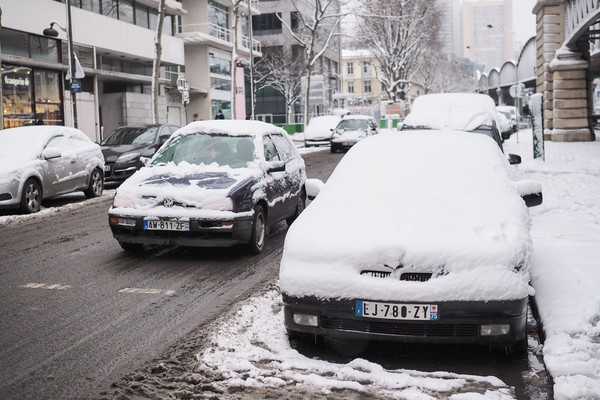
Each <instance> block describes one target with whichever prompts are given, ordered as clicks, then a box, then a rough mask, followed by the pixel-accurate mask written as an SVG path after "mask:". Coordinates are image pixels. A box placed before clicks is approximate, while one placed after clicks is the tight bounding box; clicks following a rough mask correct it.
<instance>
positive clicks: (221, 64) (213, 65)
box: [209, 53, 231, 76]
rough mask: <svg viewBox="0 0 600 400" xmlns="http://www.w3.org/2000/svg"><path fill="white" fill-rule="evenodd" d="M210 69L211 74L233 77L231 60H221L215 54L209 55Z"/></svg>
mask: <svg viewBox="0 0 600 400" xmlns="http://www.w3.org/2000/svg"><path fill="white" fill-rule="evenodd" d="M209 69H210V73H211V74H218V75H226V76H230V75H231V60H230V59H226V58H221V57H218V56H216V55H214V54H213V53H210V55H209Z"/></svg>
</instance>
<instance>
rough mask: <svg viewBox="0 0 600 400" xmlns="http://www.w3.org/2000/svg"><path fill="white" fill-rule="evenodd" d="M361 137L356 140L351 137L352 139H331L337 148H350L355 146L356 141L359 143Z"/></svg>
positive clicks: (332, 144) (333, 145)
mask: <svg viewBox="0 0 600 400" xmlns="http://www.w3.org/2000/svg"><path fill="white" fill-rule="evenodd" d="M359 140H360V139H358V140H355V139H350V140H332V141H331V146H332V147H335V148H337V149H349V148H350V147H352V146H354V145H355V144H356V143H358V141H359Z"/></svg>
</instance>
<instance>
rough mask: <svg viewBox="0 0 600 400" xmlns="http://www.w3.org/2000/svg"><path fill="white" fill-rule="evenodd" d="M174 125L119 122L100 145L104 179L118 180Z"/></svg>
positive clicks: (149, 154)
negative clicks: (119, 124) (124, 124)
mask: <svg viewBox="0 0 600 400" xmlns="http://www.w3.org/2000/svg"><path fill="white" fill-rule="evenodd" d="M177 129H179V127H178V126H176V125H169V124H165V125H139V126H122V127H120V128H117V129H115V130H114V131H112V132H111V134H110V135H108V137H106V138H105V139H104V140H102V142H100V146H101V147H102V154H103V155H104V181H105V183H121V182H123V181H124V180H125V179H127V178H129V177H130V176H131V175H133V173H134V172H135V171H137V170H138V169H140V168H141V167H142V161H141V159H140V158H141V157H148V158H149V157H152V156H153V155H154V153H156V151H157V150H158V149H159V148H160V146H162V145H163V143H165V142H166V141H167V139H168V138H169V137H170V136H171V134H172V133H173V132H175V131H176V130H177Z"/></svg>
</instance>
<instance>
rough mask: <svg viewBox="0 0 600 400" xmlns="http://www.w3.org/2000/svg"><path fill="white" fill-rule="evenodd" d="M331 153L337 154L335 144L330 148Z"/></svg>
mask: <svg viewBox="0 0 600 400" xmlns="http://www.w3.org/2000/svg"><path fill="white" fill-rule="evenodd" d="M329 151H331V152H332V153H335V152H336V151H337V147H336V146H334V145H333V144H331V147H329Z"/></svg>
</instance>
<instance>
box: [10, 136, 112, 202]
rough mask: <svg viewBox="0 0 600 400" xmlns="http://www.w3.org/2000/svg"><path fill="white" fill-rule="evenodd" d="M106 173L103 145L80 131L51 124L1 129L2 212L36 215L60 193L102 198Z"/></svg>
mask: <svg viewBox="0 0 600 400" xmlns="http://www.w3.org/2000/svg"><path fill="white" fill-rule="evenodd" d="M103 171H104V158H103V157H102V152H101V151H100V146H98V145H97V144H96V143H94V142H92V141H91V140H90V139H89V138H88V137H87V136H86V135H85V134H84V133H83V132H81V131H80V130H77V129H73V128H68V127H64V126H53V125H39V126H26V127H20V128H11V129H4V130H0V208H19V209H21V211H22V212H24V213H35V212H38V211H39V210H40V208H41V204H42V200H44V199H47V198H50V197H54V196H58V195H61V194H65V193H71V192H77V191H83V192H84V193H85V196H86V197H90V198H91V197H97V196H100V195H101V194H102V191H103V188H104V182H103V179H104V172H103Z"/></svg>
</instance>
